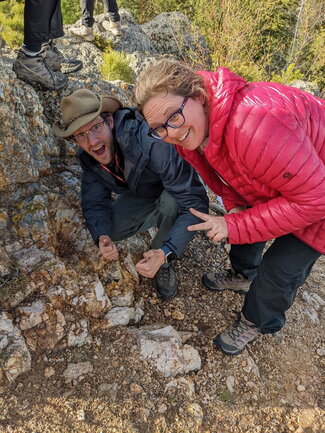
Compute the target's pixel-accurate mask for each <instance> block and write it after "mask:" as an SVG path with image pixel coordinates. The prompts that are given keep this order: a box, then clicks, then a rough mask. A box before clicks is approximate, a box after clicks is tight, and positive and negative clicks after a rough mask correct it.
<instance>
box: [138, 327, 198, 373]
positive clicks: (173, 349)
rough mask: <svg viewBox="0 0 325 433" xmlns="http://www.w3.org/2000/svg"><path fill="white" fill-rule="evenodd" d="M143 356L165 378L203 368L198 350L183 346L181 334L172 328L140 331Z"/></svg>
mask: <svg viewBox="0 0 325 433" xmlns="http://www.w3.org/2000/svg"><path fill="white" fill-rule="evenodd" d="M137 333H138V334H139V337H140V352H141V356H142V357H143V358H145V359H147V360H149V361H150V362H151V363H152V364H153V365H154V367H155V368H156V369H157V370H158V371H159V372H160V373H162V375H163V376H164V377H170V376H176V375H177V374H183V373H188V372H189V371H193V370H199V369H200V368H201V358H200V355H199V353H198V351H197V350H196V349H194V348H193V347H192V346H190V345H187V344H185V345H182V339H181V336H180V335H179V333H178V332H177V331H176V330H175V329H174V328H173V327H172V326H166V327H164V328H160V329H151V330H150V329H140V330H139V331H137Z"/></svg>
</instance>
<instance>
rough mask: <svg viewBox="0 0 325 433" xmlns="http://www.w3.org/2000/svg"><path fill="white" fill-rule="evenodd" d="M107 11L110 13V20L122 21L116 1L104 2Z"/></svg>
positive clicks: (107, 0)
mask: <svg viewBox="0 0 325 433" xmlns="http://www.w3.org/2000/svg"><path fill="white" fill-rule="evenodd" d="M104 5H105V10H107V11H108V13H109V19H110V20H111V21H112V22H117V21H120V19H121V18H120V14H119V12H118V6H117V3H116V0H104Z"/></svg>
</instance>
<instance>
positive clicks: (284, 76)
mask: <svg viewBox="0 0 325 433" xmlns="http://www.w3.org/2000/svg"><path fill="white" fill-rule="evenodd" d="M303 78H304V74H302V73H301V71H299V69H295V65H294V64H293V63H290V65H288V66H287V67H286V69H284V70H283V71H281V72H280V73H279V74H276V73H275V74H273V75H272V76H271V80H272V81H276V82H278V83H282V84H289V83H290V82H291V81H296V80H302V79H303Z"/></svg>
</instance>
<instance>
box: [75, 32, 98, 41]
mask: <svg viewBox="0 0 325 433" xmlns="http://www.w3.org/2000/svg"><path fill="white" fill-rule="evenodd" d="M70 36H73V37H74V38H79V39H83V40H84V41H86V42H94V40H95V36H93V37H91V38H87V37H85V36H80V35H74V34H73V33H70Z"/></svg>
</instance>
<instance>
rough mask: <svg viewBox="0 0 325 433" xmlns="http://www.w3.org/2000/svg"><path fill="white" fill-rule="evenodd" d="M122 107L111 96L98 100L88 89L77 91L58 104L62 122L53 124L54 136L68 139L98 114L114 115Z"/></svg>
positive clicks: (104, 96)
mask: <svg viewBox="0 0 325 433" xmlns="http://www.w3.org/2000/svg"><path fill="white" fill-rule="evenodd" d="M121 107H123V105H122V103H121V102H120V101H119V100H118V99H116V98H114V97H113V96H108V95H103V96H101V97H100V99H99V98H98V97H97V96H96V95H95V94H94V93H92V92H91V91H90V90H88V89H79V90H76V91H75V92H73V93H71V95H69V96H66V97H65V98H63V99H62V101H61V104H60V109H61V114H62V122H60V121H56V122H55V123H54V124H53V130H54V134H55V135H57V136H58V137H62V138H67V137H70V136H71V135H72V134H73V133H74V132H75V131H77V129H79V128H81V127H82V126H84V125H86V124H87V123H88V122H91V121H92V120H94V119H96V117H97V116H99V114H100V113H106V112H107V113H112V114H113V113H115V111H116V110H118V109H119V108H121Z"/></svg>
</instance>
